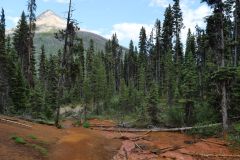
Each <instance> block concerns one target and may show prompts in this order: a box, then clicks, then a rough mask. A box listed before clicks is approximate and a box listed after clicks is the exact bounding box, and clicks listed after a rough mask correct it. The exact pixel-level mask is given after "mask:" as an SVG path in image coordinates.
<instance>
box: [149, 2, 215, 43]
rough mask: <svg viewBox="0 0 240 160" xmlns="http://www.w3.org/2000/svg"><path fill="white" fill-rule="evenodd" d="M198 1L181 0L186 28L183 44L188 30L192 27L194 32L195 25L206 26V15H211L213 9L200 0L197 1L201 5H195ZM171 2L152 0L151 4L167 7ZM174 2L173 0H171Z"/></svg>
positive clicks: (182, 36) (183, 31)
mask: <svg viewBox="0 0 240 160" xmlns="http://www.w3.org/2000/svg"><path fill="white" fill-rule="evenodd" d="M195 3H196V2H195V1H193V0H182V1H180V6H181V10H182V12H183V23H184V26H185V28H184V29H183V30H182V33H181V38H182V42H183V44H185V42H186V38H187V32H188V29H189V28H190V29H191V31H192V32H194V31H195V26H196V25H198V26H199V27H202V28H204V27H205V24H204V17H206V16H208V15H210V12H211V9H210V7H208V6H207V5H206V4H205V3H202V4H200V1H199V2H197V3H199V4H200V5H199V6H198V7H193V6H195V5H194V4H195ZM168 4H169V1H168V0H150V3H149V6H151V7H162V8H166V7H167V6H168ZM171 4H172V1H171Z"/></svg>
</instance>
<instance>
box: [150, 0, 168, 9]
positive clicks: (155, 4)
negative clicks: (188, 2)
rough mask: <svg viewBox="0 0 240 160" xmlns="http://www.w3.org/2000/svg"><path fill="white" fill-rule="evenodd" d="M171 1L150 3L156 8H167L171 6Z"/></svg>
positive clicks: (164, 0)
mask: <svg viewBox="0 0 240 160" xmlns="http://www.w3.org/2000/svg"><path fill="white" fill-rule="evenodd" d="M169 4H170V3H169V1H168V0H151V2H150V3H149V6H151V7H154V6H157V7H163V8H166V7H167V6H168V5H169Z"/></svg>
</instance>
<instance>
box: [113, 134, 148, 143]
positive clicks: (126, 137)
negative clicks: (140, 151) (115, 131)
mask: <svg viewBox="0 0 240 160" xmlns="http://www.w3.org/2000/svg"><path fill="white" fill-rule="evenodd" d="M146 137H147V135H143V136H136V137H128V136H120V137H114V139H121V140H130V141H133V142H135V141H139V140H143V139H144V138H146Z"/></svg>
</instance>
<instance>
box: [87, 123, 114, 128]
mask: <svg viewBox="0 0 240 160" xmlns="http://www.w3.org/2000/svg"><path fill="white" fill-rule="evenodd" d="M89 127H95V128H112V127H116V125H104V124H90V126H89Z"/></svg>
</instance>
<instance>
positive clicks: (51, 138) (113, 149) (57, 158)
mask: <svg viewBox="0 0 240 160" xmlns="http://www.w3.org/2000/svg"><path fill="white" fill-rule="evenodd" d="M7 118H9V119H10V117H7ZM11 119H12V118H11ZM15 120H16V122H19V123H23V124H27V125H30V126H32V128H26V127H22V126H20V125H18V124H14V123H8V122H1V123H0V130H1V132H0V160H126V157H127V159H128V160H169V159H176V160H223V159H224V160H225V159H228V160H238V159H239V156H238V155H240V151H239V150H232V149H231V147H230V146H229V145H228V143H227V142H226V141H224V140H222V139H221V138H207V139H201V138H198V137H192V136H189V135H186V134H183V133H178V132H171V133H169V132H148V133H138V132H136V133H128V132H120V131H118V132H112V131H111V132H110V131H99V130H92V129H85V128H82V127H73V126H72V123H73V121H70V120H67V121H64V122H63V126H64V129H56V127H53V126H47V125H41V124H36V123H31V122H26V121H23V120H19V119H15ZM90 123H91V125H92V126H96V125H100V126H111V125H112V126H114V125H115V123H114V122H111V121H108V120H96V119H95V120H91V121H90ZM12 135H17V136H20V137H23V138H24V139H25V140H26V141H27V143H28V144H39V145H41V146H43V147H44V148H46V149H47V150H48V155H47V156H43V155H42V154H41V153H40V152H39V151H38V150H36V149H34V148H32V147H30V146H28V145H19V144H16V143H15V142H14V141H13V140H12V139H11V136H12ZM29 135H34V136H35V137H37V139H36V140H33V139H31V138H30V137H29ZM139 137H141V138H139ZM40 142H41V143H40ZM42 142H44V143H42Z"/></svg>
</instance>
